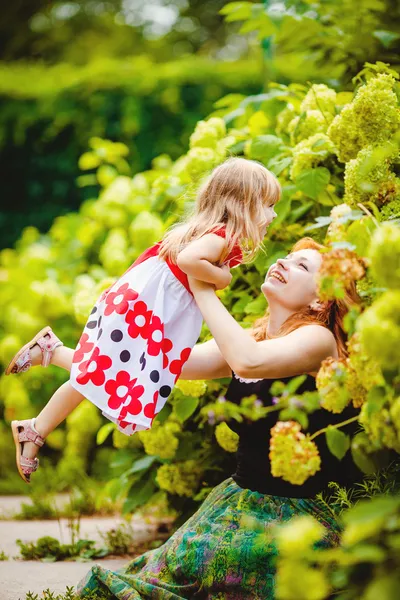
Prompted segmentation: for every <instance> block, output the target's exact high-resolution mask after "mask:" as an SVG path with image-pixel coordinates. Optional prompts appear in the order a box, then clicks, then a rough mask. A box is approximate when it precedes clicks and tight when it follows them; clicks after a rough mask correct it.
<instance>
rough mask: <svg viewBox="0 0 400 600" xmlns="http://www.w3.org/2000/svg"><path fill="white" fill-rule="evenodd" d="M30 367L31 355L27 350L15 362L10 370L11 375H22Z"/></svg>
mask: <svg viewBox="0 0 400 600" xmlns="http://www.w3.org/2000/svg"><path fill="white" fill-rule="evenodd" d="M31 366H32V360H31V353H30V350H29V348H27V349H26V350H25V352H23V353H22V354H21V356H20V357H19V358H18V359H17V360H16V361H15V364H14V366H13V368H12V373H22V372H24V371H28V370H29V369H30V368H31Z"/></svg>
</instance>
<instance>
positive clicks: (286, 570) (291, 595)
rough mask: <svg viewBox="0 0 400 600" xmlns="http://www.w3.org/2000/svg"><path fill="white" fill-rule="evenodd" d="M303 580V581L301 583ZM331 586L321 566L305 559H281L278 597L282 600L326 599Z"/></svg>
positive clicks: (278, 571)
mask: <svg viewBox="0 0 400 600" xmlns="http://www.w3.org/2000/svg"><path fill="white" fill-rule="evenodd" d="M300 582H301V583H300ZM329 592H330V586H329V582H328V580H327V578H326V575H325V573H324V572H323V571H322V570H321V569H320V568H311V567H309V566H308V565H307V564H306V563H305V562H304V561H300V560H298V559H297V560H289V559H281V560H279V562H278V568H277V573H276V597H277V598H280V599H281V600H325V598H328V597H329Z"/></svg>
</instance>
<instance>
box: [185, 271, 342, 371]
mask: <svg viewBox="0 0 400 600" xmlns="http://www.w3.org/2000/svg"><path fill="white" fill-rule="evenodd" d="M190 285H191V289H192V291H193V294H194V297H195V299H196V302H197V305H198V307H199V309H200V310H201V312H202V314H203V317H204V320H205V321H206V323H207V325H208V327H209V329H210V331H211V333H212V335H213V337H214V339H215V341H216V343H217V345H218V347H219V349H220V351H221V354H222V356H223V357H224V358H225V359H226V362H227V363H228V364H229V365H230V367H231V368H232V370H233V371H235V373H236V374H237V375H239V376H240V377H245V378H257V377H259V378H263V379H267V378H271V379H272V378H279V377H292V376H295V375H301V374H303V373H313V372H316V371H318V370H319V368H320V366H321V362H322V361H323V360H324V359H325V358H327V357H328V356H334V357H336V356H337V349H336V343H335V338H334V337H333V334H332V333H331V332H330V331H329V330H328V329H326V328H325V327H322V326H320V325H307V326H304V327H301V328H299V329H296V330H295V331H293V332H291V333H289V334H287V335H285V336H283V337H280V338H275V339H272V340H265V341H262V342H256V341H255V340H254V339H253V338H252V337H250V336H249V335H248V332H247V331H246V330H244V329H243V328H242V327H241V326H240V325H239V324H238V323H237V322H236V321H235V319H234V318H233V317H232V316H231V315H230V314H229V312H228V311H227V310H226V308H225V307H224V306H223V304H222V303H221V302H220V300H219V298H217V296H216V295H215V293H214V291H213V289H212V288H211V287H210V286H208V285H206V284H203V283H201V282H192V281H190Z"/></svg>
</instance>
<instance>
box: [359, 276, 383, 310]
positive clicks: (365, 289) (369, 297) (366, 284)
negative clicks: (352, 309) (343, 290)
mask: <svg viewBox="0 0 400 600" xmlns="http://www.w3.org/2000/svg"><path fill="white" fill-rule="evenodd" d="M378 287H379V286H378V284H377V282H376V281H375V279H373V278H372V276H371V273H370V272H367V273H366V275H365V277H363V278H362V279H360V280H359V281H356V289H357V293H358V294H359V296H360V298H361V300H362V302H363V305H364V306H371V304H372V303H373V301H374V300H375V298H376V297H377V294H378V293H379V292H378V291H375V290H376V288H378Z"/></svg>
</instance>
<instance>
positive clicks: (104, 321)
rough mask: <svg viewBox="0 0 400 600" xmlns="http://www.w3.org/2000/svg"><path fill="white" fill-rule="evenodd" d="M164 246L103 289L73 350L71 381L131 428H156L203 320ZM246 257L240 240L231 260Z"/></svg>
mask: <svg viewBox="0 0 400 600" xmlns="http://www.w3.org/2000/svg"><path fill="white" fill-rule="evenodd" d="M216 233H217V234H218V235H221V236H224V231H223V230H222V231H217V232H216ZM159 249H160V243H158V244H155V245H154V246H152V247H151V248H149V249H148V250H146V252H144V253H143V254H142V255H141V256H140V257H139V258H138V259H137V260H136V261H135V262H134V263H133V265H132V266H131V267H129V269H128V270H127V271H126V272H125V273H124V274H123V275H122V276H121V277H120V278H119V279H118V280H117V281H116V282H115V283H114V284H113V285H112V286H111V287H110V288H109V289H108V290H106V291H105V292H103V293H102V294H101V296H100V297H99V299H98V300H97V302H96V304H95V306H94V307H93V309H92V312H91V313H90V316H89V318H88V321H87V323H86V325H85V328H84V330H83V333H82V335H81V338H80V340H79V342H78V345H77V348H76V350H75V353H74V356H73V362H72V369H71V374H70V383H71V385H72V386H73V387H74V388H75V389H76V390H78V391H79V392H80V393H81V394H82V395H83V396H85V398H87V399H88V400H90V401H91V402H93V404H95V405H96V406H97V407H98V408H100V409H101V410H102V413H103V415H104V416H106V417H107V418H108V419H110V421H113V422H114V423H116V424H117V426H118V429H119V430H120V431H122V432H123V433H125V434H126V435H132V434H133V433H134V432H135V431H140V430H144V429H150V428H151V425H152V422H153V420H154V417H155V416H156V415H157V413H159V412H160V410H161V409H162V408H163V406H164V404H165V402H166V400H167V398H168V396H169V395H170V393H171V391H172V389H173V387H174V385H175V383H176V381H177V380H178V378H179V375H180V373H181V371H182V367H183V365H184V364H185V362H186V361H187V359H188V358H189V354H190V352H191V350H192V348H193V346H194V345H195V343H196V342H197V340H198V337H199V334H200V329H201V325H202V315H201V313H200V310H199V308H198V307H197V304H196V302H195V300H194V298H193V295H192V293H191V292H190V288H189V284H188V279H187V276H186V274H185V273H184V272H183V271H181V270H180V269H179V268H178V267H177V265H175V264H173V263H171V262H170V261H164V260H163V259H160V258H159V257H158V253H159ZM241 260H242V254H241V252H240V248H239V247H238V246H236V247H235V248H234V250H233V251H232V252H231V253H230V255H229V256H228V258H227V259H226V261H225V264H228V266H229V267H234V266H237V265H238V264H240V263H241Z"/></svg>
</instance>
